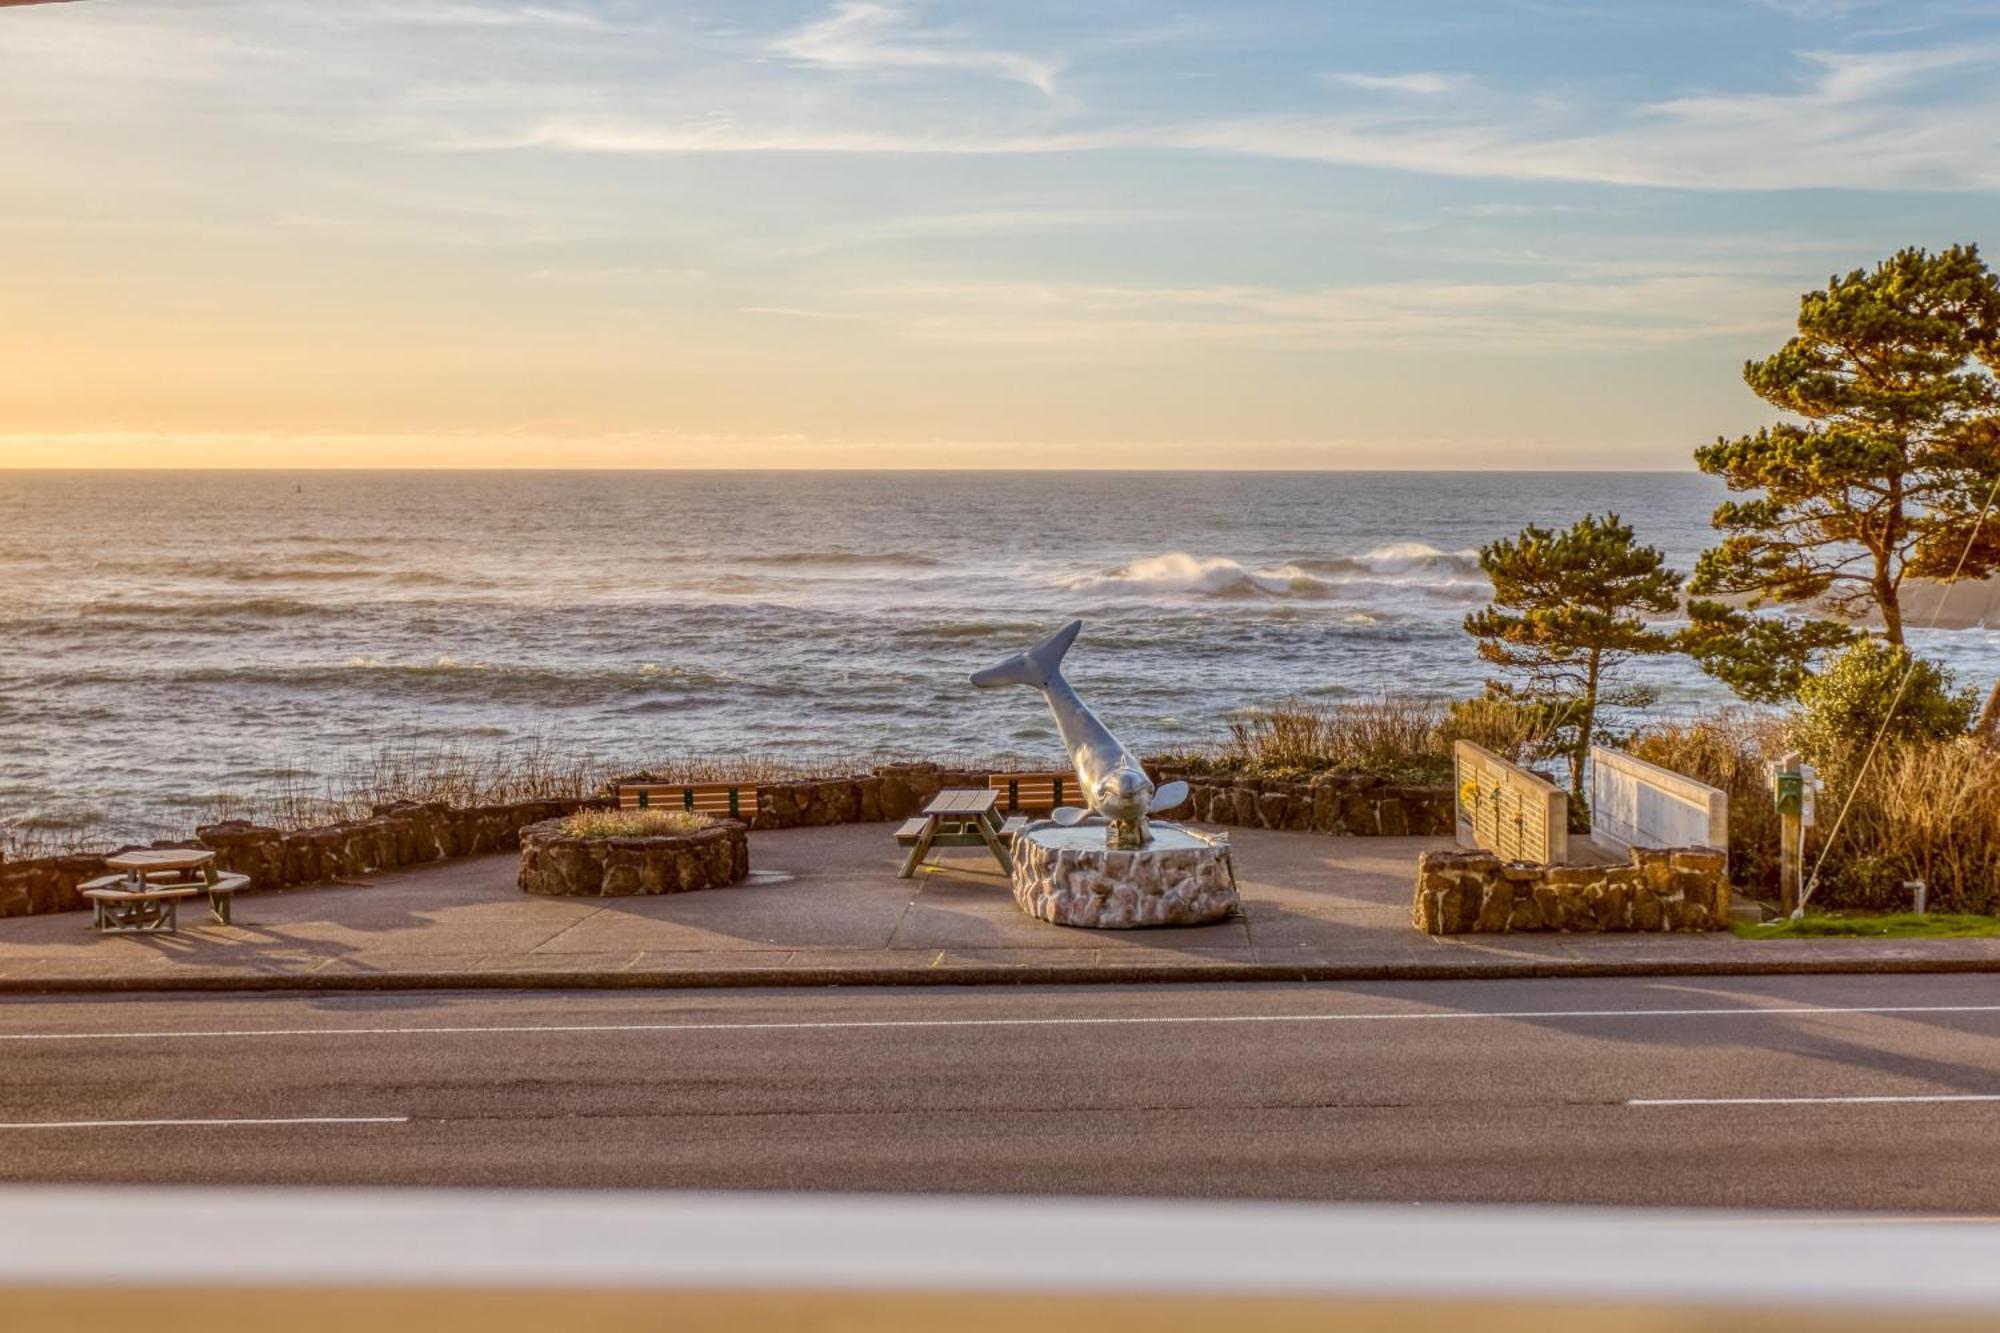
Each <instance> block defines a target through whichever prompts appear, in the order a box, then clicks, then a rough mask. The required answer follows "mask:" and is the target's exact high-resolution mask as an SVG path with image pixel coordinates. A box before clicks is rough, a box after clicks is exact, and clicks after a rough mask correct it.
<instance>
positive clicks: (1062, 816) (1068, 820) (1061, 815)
mask: <svg viewBox="0 0 2000 1333" xmlns="http://www.w3.org/2000/svg"><path fill="white" fill-rule="evenodd" d="M1049 818H1050V819H1051V820H1053V821H1054V822H1055V823H1058V824H1061V825H1062V826H1063V827H1064V828H1075V827H1076V826H1077V825H1078V824H1081V823H1082V822H1083V821H1084V820H1086V819H1088V818H1090V811H1088V810H1079V809H1078V808H1077V807H1075V806H1073V805H1059V806H1057V807H1056V808H1055V809H1053V810H1051V811H1049Z"/></svg>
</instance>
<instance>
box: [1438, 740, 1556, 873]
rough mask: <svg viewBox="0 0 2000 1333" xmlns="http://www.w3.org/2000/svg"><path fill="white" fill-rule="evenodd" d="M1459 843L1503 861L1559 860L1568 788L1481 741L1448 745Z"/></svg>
mask: <svg viewBox="0 0 2000 1333" xmlns="http://www.w3.org/2000/svg"><path fill="white" fill-rule="evenodd" d="M1451 762H1452V771H1453V775H1454V781H1453V783H1452V785H1453V787H1455V788H1456V789H1457V796H1456V798H1455V804H1456V805H1457V807H1458V845H1459V846H1461V847H1479V848H1482V849H1484V850H1486V851H1489V852H1492V853H1493V854H1494V855H1495V856H1498V857H1500V858H1501V859H1502V860H1504V861H1532V862H1535V863H1536V864H1538V865H1555V864H1560V863H1561V862H1563V861H1565V860H1567V859H1568V857H1569V793H1567V792H1565V791H1564V790H1563V789H1562V788H1561V787H1558V786H1556V785H1555V784H1554V783H1553V782H1550V781H1549V780H1548V779H1547V778H1545V777H1543V776H1542V775H1541V774H1539V773H1535V772H1531V771H1530V770H1528V769H1525V768H1523V767H1521V766H1520V765H1519V764H1516V763H1512V762H1510V761H1509V760H1506V759H1502V758H1501V757H1500V756H1499V755H1497V754H1495V753H1493V751H1491V750H1489V749H1487V748H1486V747H1485V746H1483V745H1475V744H1473V743H1472V742H1471V741H1459V742H1457V743H1455V744H1454V745H1453V746H1452V747H1451Z"/></svg>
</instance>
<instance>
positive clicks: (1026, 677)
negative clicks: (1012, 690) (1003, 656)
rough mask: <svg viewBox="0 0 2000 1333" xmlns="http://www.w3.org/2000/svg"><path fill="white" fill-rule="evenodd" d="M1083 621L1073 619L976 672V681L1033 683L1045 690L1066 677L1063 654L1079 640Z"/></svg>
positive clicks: (980, 682)
mask: <svg viewBox="0 0 2000 1333" xmlns="http://www.w3.org/2000/svg"><path fill="white" fill-rule="evenodd" d="M1082 628H1083V622H1082V621H1081V620H1072V621H1070V622H1069V624H1067V625H1064V626H1063V627H1062V628H1061V629H1059V630H1057V631H1056V632H1055V633H1054V634H1051V635H1049V637H1048V638H1046V639H1043V640H1042V641H1041V642H1040V643H1038V644H1036V645H1035V646H1034V647H1032V648H1030V649H1029V650H1028V651H1027V652H1025V653H1015V654H1014V655H1013V656H1012V657H1010V658H1008V659H1007V660H1006V661H1004V662H1001V663H999V664H998V665H996V666H990V667H987V668H986V670H984V671H975V672H973V673H972V683H973V684H974V685H978V686H980V687H982V688H986V687H991V686H995V685H1032V686H1034V687H1035V688H1036V689H1042V688H1043V687H1045V686H1046V685H1047V684H1048V683H1049V682H1050V681H1052V680H1060V679H1061V678H1062V660H1063V654H1064V653H1066V652H1068V651H1069V646H1070V645H1071V644H1072V643H1075V642H1076V635H1077V631H1078V630H1080V629H1082Z"/></svg>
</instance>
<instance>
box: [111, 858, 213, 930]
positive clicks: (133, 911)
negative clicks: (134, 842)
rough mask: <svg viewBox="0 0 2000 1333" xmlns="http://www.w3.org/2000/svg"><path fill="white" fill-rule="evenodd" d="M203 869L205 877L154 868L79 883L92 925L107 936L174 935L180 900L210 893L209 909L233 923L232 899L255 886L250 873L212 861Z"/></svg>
mask: <svg viewBox="0 0 2000 1333" xmlns="http://www.w3.org/2000/svg"><path fill="white" fill-rule="evenodd" d="M202 871H203V872H204V877H203V878H201V879H183V878H180V877H179V872H173V871H166V872H162V871H152V872H149V873H147V874H146V875H144V876H143V877H141V878H140V879H138V880H134V879H133V878H132V877H131V876H129V875H122V874H115V875H99V876H98V877H97V878H96V879H92V880H85V881H84V882H83V883H82V884H79V885H77V892H79V893H80V894H82V895H83V896H84V897H85V898H88V899H90V904H91V924H92V925H94V926H95V927H96V928H97V929H98V930H99V931H101V932H103V933H104V934H107V935H121V934H142V933H147V932H152V931H158V932H160V933H162V934H171V933H173V932H174V930H175V929H176V928H177V926H178V922H177V921H176V919H175V911H174V908H175V906H176V904H178V903H179V901H180V900H181V899H183V898H192V897H194V896H195V895H196V894H198V893H205V894H207V895H208V910H209V911H210V912H211V913H212V914H214V916H215V919H216V920H217V921H218V922H220V923H221V924H223V925H225V926H226V925H229V924H230V904H231V901H232V899H233V898H234V896H235V895H236V894H237V893H238V892H240V891H241V890H243V889H247V888H249V887H250V877H249V876H248V875H239V874H237V873H236V872H235V871H232V870H224V871H217V870H216V869H215V868H214V867H213V866H204V867H202ZM140 885H143V886H144V887H143V888H141V887H138V886H140Z"/></svg>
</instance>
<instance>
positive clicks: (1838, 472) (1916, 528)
mask: <svg viewBox="0 0 2000 1333" xmlns="http://www.w3.org/2000/svg"><path fill="white" fill-rule="evenodd" d="M1996 368H2000V280H1996V278H1995V276H1994V274H1993V272H1992V271H1991V270H1990V269H1988V268H1987V267H1986V265H1985V264H1984V263H1983V262H1982V261H1981V260H1980V258H1979V251H1978V248H1977V247H1976V246H1971V245H1960V246H1953V247H1951V248H1950V249H1948V250H1945V251H1943V252H1942V253H1940V254H1936V255H1932V254H1930V253H1928V252H1926V251H1924V250H1921V249H1915V248H1912V249H1907V250H1903V251H1900V252H1898V253H1897V254H1896V255H1894V256H1893V257H1892V258H1890V259H1888V260H1887V261H1885V262H1883V263H1881V264H1879V265H1877V266H1876V267H1875V269H1874V270H1873V271H1872V272H1869V271H1866V270H1862V269H1856V270H1855V271H1854V272H1852V273H1850V274H1848V275H1847V276H1846V277H1844V278H1841V277H1836V278H1833V279H1831V280H1830V281H1829V282H1828V284H1827V287H1826V289H1825V290H1824V291H1816V292H1808V293H1806V294H1805V295H1804V296H1803V297H1801V298H1800V301H1799V319H1798V334H1797V335H1796V336H1795V337H1793V338H1792V339H1791V340H1790V341H1789V342H1787V343H1786V344H1785V345H1784V346H1783V347H1782V348H1780V349H1779V350H1778V351H1777V352H1776V353H1774V354H1773V355H1771V356H1769V357H1767V358H1765V359H1764V360H1762V361H1752V362H1749V363H1748V364H1747V365H1746V366H1745V367H1744V370H1743V378H1744V380H1745V382H1746V383H1748V384H1749V386H1750V388H1751V389H1752V390H1754V391H1755V392H1756V394H1757V395H1758V396H1759V397H1761V398H1762V399H1764V400H1765V401H1766V402H1768V403H1770V404H1771V405H1772V406H1774V407H1777V408H1780V409H1782V410H1783V411H1785V412H1788V413H1791V414H1793V415H1794V416H1796V417H1798V418H1802V419H1803V420H1802V421H1788V422H1781V423H1779V424H1777V425H1774V426H1769V427H1766V428H1764V429H1762V430H1759V431H1757V432H1756V433H1755V434H1754V435H1745V436H1743V437H1741V438H1739V439H1735V440H1727V439H1719V440H1717V441H1716V442H1715V443H1714V444H1712V445H1709V446H1706V447H1705V448H1702V449H1699V450H1697V451H1696V452H1695V461H1696V463H1698V464H1699V465H1700V467H1701V470H1702V471H1704V472H1706V473H1709V474H1710V475H1712V476H1717V477H1721V478H1722V479H1723V480H1724V481H1725V482H1727V483H1728V485H1729V489H1730V490H1732V491H1736V492H1743V493H1748V494H1749V495H1750V496H1751V498H1748V499H1743V500H1731V501H1728V502H1726V503H1724V504H1723V505H1722V506H1721V507H1719V508H1718V509H1717V510H1716V511H1715V516H1714V520H1713V521H1714V525H1715V527H1716V528H1717V529H1718V530H1720V531H1721V532H1722V533H1723V534H1724V536H1723V539H1722V541H1721V543H1720V544H1719V545H1717V546H1715V547H1713V548H1712V549H1710V550H1707V551H1704V552H1703V553H1702V555H1701V557H1700V559H1699V560H1698V561H1697V562H1696V564H1695V570H1694V577H1693V579H1692V580H1690V582H1689V590H1690V591H1691V592H1694V593H1698V594H1711V595H1713V594H1723V595H1730V594H1734V595H1741V596H1746V597H1747V598H1748V599H1749V604H1750V605H1751V606H1756V605H1759V604H1762V603H1766V602H1774V603H1778V604H1782V605H1790V606H1796V607H1804V608H1812V609H1817V610H1819V611H1822V612H1825V613H1829V614H1832V615H1834V616H1839V617H1842V618H1844V619H1847V620H1862V619H1866V618H1869V617H1870V616H1875V617H1879V618H1880V620H1881V624H1882V635H1883V637H1884V638H1886V639H1887V640H1888V641H1889V642H1890V643H1892V644H1897V645H1901V644H1902V643H1903V640H1904V616H1903V592H1904V586H1905V581H1906V580H1908V579H1911V578H1919V579H1941V578H1948V577H1950V576H1951V575H1952V574H1953V572H1954V570H1957V571H1958V572H1959V574H1960V576H1961V577H1964V578H1983V577H1984V576H1986V575H1987V574H1989V573H1991V572H1993V571H1994V570H1995V569H2000V522H1996V521H1994V520H1993V519H1992V518H1989V519H1988V520H1987V522H1986V523H1985V524H1983V525H1980V526H1979V527H1978V529H1977V535H1976V538H1975V527H1974V524H1975V519H1976V516H1977V515H1978V513H1979V511H1980V508H1981V506H1982V505H1983V504H1984V503H1985V500H1986V497H1987V495H1988V494H1989V492H1990V491H1991V488H1992V486H1993V482H1994V478H1995V477H1996V476H2000V378H1996V375H1995V369H1996ZM1968 541H1970V542H1971V546H1970V551H1969V553H1967V543H1968ZM1961 554H1964V556H1965V561H1964V565H1963V568H1962V569H1960V568H1959V560H1960V557H1961ZM1691 610H1692V611H1693V613H1694V616H1695V626H1694V631H1693V632H1692V633H1691V634H1690V636H1689V638H1688V639H1687V641H1686V643H1687V647H1688V650H1689V651H1690V652H1691V653H1693V654H1694V655H1695V657H1696V659H1697V660H1698V661H1699V662H1701V664H1702V666H1703V668H1704V669H1705V670H1708V671H1710V672H1711V673H1712V674H1715V675H1717V676H1719V677H1721V678H1722V679H1724V680H1728V681H1730V683H1731V684H1732V685H1736V686H1737V687H1738V688H1739V690H1741V691H1742V692H1743V693H1745V694H1746V695H1748V696H1749V697H1752V698H1758V697H1764V698H1770V697H1774V695H1773V693H1772V692H1773V691H1776V692H1777V693H1778V694H1789V693H1791V692H1792V691H1794V690H1796V688H1797V685H1798V682H1799V680H1800V679H1801V678H1802V675H1803V672H1804V669H1805V664H1806V663H1807V662H1808V661H1809V660H1810V659H1812V658H1813V657H1814V656H1816V655H1817V654H1819V653H1820V652H1822V651H1823V650H1825V649H1827V648H1830V647H1834V646H1837V645H1838V644H1840V643H1842V642H1844V641H1846V639H1848V638H1851V637H1852V635H1851V634H1842V633H1841V632H1840V631H1839V628H1838V626H1837V625H1836V623H1835V622H1830V621H1826V620H1810V619H1793V620H1791V621H1789V622H1788V621H1776V620H1773V621H1765V622H1762V623H1761V624H1759V625H1757V626H1754V627H1753V626H1750V625H1749V618H1748V617H1745V616H1743V615H1742V613H1740V612H1732V611H1730V610H1729V609H1728V608H1726V607H1724V606H1723V605H1722V604H1720V603H1713V602H1711V603H1696V604H1695V605H1694V606H1693V607H1692V608H1691ZM1704 620H1706V621H1707V624H1706V626H1705V627H1704V624H1703V622H1704ZM1760 657H1761V658H1762V659H1764V660H1762V661H1760V660H1758V659H1759V658H1760ZM1760 690H1761V691H1763V693H1762V694H1760V693H1759V691H1760Z"/></svg>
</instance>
